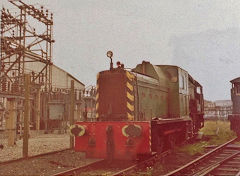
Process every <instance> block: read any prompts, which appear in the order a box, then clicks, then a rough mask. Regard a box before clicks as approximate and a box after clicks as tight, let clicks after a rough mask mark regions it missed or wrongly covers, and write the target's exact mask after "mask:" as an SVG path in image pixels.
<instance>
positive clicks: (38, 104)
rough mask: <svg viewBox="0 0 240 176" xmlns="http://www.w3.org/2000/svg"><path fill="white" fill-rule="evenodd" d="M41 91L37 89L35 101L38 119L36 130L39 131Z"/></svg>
mask: <svg viewBox="0 0 240 176" xmlns="http://www.w3.org/2000/svg"><path fill="white" fill-rule="evenodd" d="M40 95H41V93H40V89H39V88H38V89H37V93H36V99H35V102H36V103H35V104H36V107H35V117H36V130H37V131H39V130H40Z"/></svg>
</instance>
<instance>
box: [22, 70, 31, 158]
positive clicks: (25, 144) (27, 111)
mask: <svg viewBox="0 0 240 176" xmlns="http://www.w3.org/2000/svg"><path fill="white" fill-rule="evenodd" d="M24 89H25V90H24V96H25V101H24V131H23V157H24V158H27V157H28V137H29V119H30V107H29V105H30V101H29V96H30V75H29V74H25V75H24Z"/></svg>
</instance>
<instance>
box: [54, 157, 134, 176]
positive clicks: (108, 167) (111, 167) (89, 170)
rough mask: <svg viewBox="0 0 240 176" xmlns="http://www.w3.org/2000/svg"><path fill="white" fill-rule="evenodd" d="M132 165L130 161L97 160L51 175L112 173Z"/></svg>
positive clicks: (70, 175)
mask: <svg viewBox="0 0 240 176" xmlns="http://www.w3.org/2000/svg"><path fill="white" fill-rule="evenodd" d="M130 165H132V162H130V161H127V162H126V161H112V162H109V161H107V160H104V159H102V160H99V161H96V162H93V163H90V164H87V165H84V166H80V167H76V168H73V169H69V170H67V171H63V172H59V173H57V174H54V175H53V176H63V175H68V176H77V175H102V174H103V175H112V173H115V172H116V171H119V170H121V169H123V168H126V167H129V166H130Z"/></svg>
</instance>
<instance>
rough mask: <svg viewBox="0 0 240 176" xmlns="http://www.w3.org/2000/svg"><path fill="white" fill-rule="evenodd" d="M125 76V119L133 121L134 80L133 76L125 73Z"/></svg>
mask: <svg viewBox="0 0 240 176" xmlns="http://www.w3.org/2000/svg"><path fill="white" fill-rule="evenodd" d="M126 76H127V82H126V86H127V92H126V96H127V118H128V120H134V101H135V98H134V87H133V84H134V80H135V76H134V75H133V74H132V73H130V72H128V71H126Z"/></svg>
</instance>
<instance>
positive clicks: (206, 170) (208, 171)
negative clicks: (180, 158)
mask: <svg viewBox="0 0 240 176" xmlns="http://www.w3.org/2000/svg"><path fill="white" fill-rule="evenodd" d="M239 154H240V152H239V151H238V152H235V153H233V154H232V155H230V156H228V157H227V158H224V159H223V160H221V161H218V162H216V163H214V164H212V165H210V166H209V167H208V168H206V169H204V170H203V171H200V172H198V173H195V174H194V176H204V175H207V174H209V173H210V172H212V171H213V170H215V169H217V168H218V167H219V166H221V165H222V164H223V163H224V162H226V161H228V160H230V159H232V158H233V157H235V156H236V155H239Z"/></svg>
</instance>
